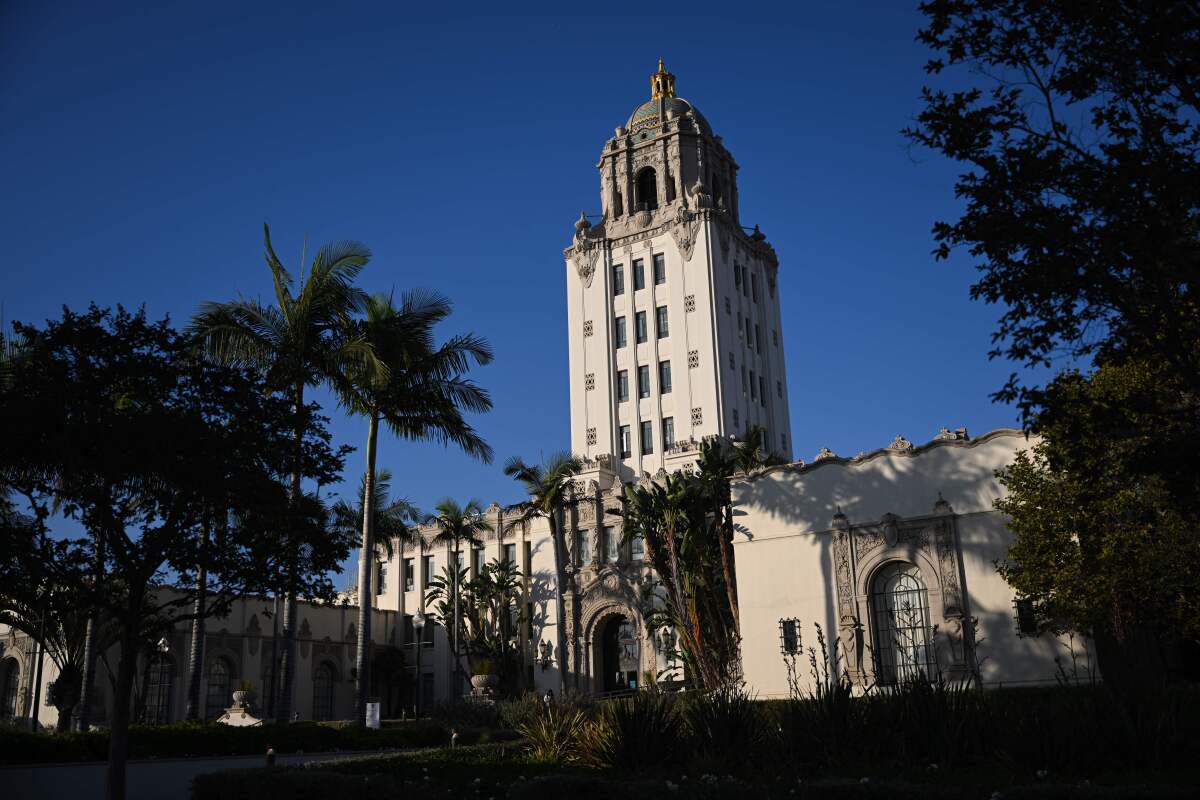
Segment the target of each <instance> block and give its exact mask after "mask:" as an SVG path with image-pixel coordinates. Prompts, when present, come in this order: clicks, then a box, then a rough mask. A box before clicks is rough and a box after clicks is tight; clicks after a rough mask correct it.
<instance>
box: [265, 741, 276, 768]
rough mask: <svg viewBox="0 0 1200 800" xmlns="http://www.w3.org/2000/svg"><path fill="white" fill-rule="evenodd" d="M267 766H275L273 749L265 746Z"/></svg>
mask: <svg viewBox="0 0 1200 800" xmlns="http://www.w3.org/2000/svg"><path fill="white" fill-rule="evenodd" d="M267 766H268V767H273V766H275V748H274V747H271V745H267Z"/></svg>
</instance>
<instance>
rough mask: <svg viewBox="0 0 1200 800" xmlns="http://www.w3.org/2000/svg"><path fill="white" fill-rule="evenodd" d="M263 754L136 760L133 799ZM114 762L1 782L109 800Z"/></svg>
mask: <svg viewBox="0 0 1200 800" xmlns="http://www.w3.org/2000/svg"><path fill="white" fill-rule="evenodd" d="M378 754H379V751H377V750H371V751H366V752H358V753H304V754H300V755H288V756H284V755H281V756H279V757H277V758H276V760H275V763H276V764H277V765H283V764H303V763H308V762H313V761H330V760H333V759H338V758H352V757H357V756H363V755H378ZM264 763H265V758H264V757H263V756H236V757H224V758H181V759H174V758H164V759H153V760H147V761H130V762H129V767H128V770H129V771H128V773H127V776H128V777H127V780H128V790H127V795H126V797H127V800H186V798H188V797H190V796H191V790H192V778H194V777H196V776H197V775H203V774H204V773H206V772H219V771H221V770H224V769H237V768H242V767H259V766H262V765H263V764H264ZM107 769H108V764H107V763H105V762H103V761H89V762H87V763H83V764H47V765H45V766H36V767H20V766H18V767H0V786H3V787H4V789H5V796H6V797H12V798H20V799H21V800H43V799H44V800H63V798H70V800H104V776H105V774H106V770H107Z"/></svg>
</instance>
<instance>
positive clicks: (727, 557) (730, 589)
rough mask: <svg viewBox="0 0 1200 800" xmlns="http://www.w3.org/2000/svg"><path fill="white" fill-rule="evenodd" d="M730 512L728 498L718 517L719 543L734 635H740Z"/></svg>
mask: <svg viewBox="0 0 1200 800" xmlns="http://www.w3.org/2000/svg"><path fill="white" fill-rule="evenodd" d="M729 512H730V503H729V500H728V498H726V502H725V505H724V508H723V509H722V513H721V514H720V515H719V516H718V517H717V519H719V520H720V521H721V524H720V527H719V528H718V529H717V541H718V544H719V545H720V547H721V572H722V573H723V574H724V576H725V593H726V594H727V595H728V597H729V613H730V614H731V615H732V616H733V633H734V635H735V636H737V635H739V634H740V632H741V631H740V629H741V622H740V613H739V611H738V601H737V575H736V574H735V573H734V571H733V517H732V515H731V514H730V513H729Z"/></svg>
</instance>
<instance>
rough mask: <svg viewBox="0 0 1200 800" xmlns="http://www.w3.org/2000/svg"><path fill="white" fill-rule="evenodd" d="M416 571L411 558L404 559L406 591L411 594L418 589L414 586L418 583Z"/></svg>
mask: <svg viewBox="0 0 1200 800" xmlns="http://www.w3.org/2000/svg"><path fill="white" fill-rule="evenodd" d="M416 577H417V576H416V570H415V569H414V568H413V560H412V559H411V558H406V559H404V591H406V592H411V591H412V590H413V589H414V588H416V587H415V586H414V585H413V584H414V582H415V581H416Z"/></svg>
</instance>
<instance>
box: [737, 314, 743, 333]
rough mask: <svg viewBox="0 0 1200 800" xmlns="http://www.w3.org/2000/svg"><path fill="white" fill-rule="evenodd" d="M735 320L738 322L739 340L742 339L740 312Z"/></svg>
mask: <svg viewBox="0 0 1200 800" xmlns="http://www.w3.org/2000/svg"><path fill="white" fill-rule="evenodd" d="M737 320H738V338H739V339H740V338H741V337H742V312H740V311H739V312H738V316H737Z"/></svg>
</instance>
